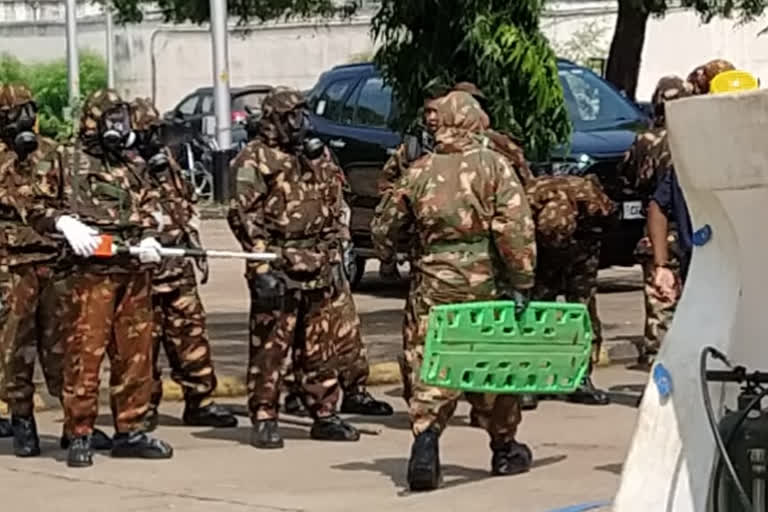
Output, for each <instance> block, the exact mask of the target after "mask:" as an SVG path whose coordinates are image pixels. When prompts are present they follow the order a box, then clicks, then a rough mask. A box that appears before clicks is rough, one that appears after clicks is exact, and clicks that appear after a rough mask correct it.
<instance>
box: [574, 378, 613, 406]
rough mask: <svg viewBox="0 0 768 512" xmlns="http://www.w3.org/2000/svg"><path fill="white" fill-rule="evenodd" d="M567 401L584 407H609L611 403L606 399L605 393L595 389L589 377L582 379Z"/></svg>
mask: <svg viewBox="0 0 768 512" xmlns="http://www.w3.org/2000/svg"><path fill="white" fill-rule="evenodd" d="M568 401H569V402H573V403H577V404H584V405H609V404H610V403H611V399H610V398H608V395H607V394H606V393H605V391H602V390H600V389H597V388H596V387H595V385H594V384H593V383H592V377H590V376H587V377H584V380H583V381H582V382H581V386H579V388H578V389H577V390H576V391H575V392H573V393H572V394H570V395H568Z"/></svg>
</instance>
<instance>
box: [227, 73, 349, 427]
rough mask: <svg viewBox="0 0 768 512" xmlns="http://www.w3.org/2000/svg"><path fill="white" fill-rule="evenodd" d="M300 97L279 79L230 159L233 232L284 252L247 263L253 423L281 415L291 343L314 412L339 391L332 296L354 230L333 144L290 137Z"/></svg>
mask: <svg viewBox="0 0 768 512" xmlns="http://www.w3.org/2000/svg"><path fill="white" fill-rule="evenodd" d="M303 106H304V100H303V98H302V97H301V95H300V93H298V92H294V91H290V90H286V89H283V88H280V89H277V90H276V91H275V92H273V93H272V94H270V95H269V96H268V97H267V98H265V100H264V103H263V106H262V112H263V116H262V119H261V122H260V131H259V135H258V138H257V139H255V140H253V141H251V142H250V143H249V144H248V146H246V148H245V149H243V151H241V153H240V154H239V155H238V156H237V157H236V158H235V160H234V161H233V162H232V167H233V169H235V170H236V172H237V179H238V195H237V197H236V198H235V199H233V200H232V203H231V208H230V211H229V215H228V220H229V224H230V227H231V229H232V232H233V233H234V235H235V237H236V238H237V240H238V241H239V242H240V244H241V245H242V247H243V249H244V250H246V251H252V252H262V251H269V252H275V253H277V254H278V255H279V256H280V259H279V261H278V262H277V263H272V264H267V263H253V262H252V263H249V264H248V265H247V267H246V278H247V279H248V281H249V287H250V289H251V318H250V355H249V363H248V406H249V409H250V413H251V418H252V420H253V422H254V426H256V425H257V423H258V422H262V421H269V420H275V419H276V418H277V416H278V400H279V395H280V388H281V382H282V379H283V376H284V375H283V372H284V370H285V368H284V365H285V362H286V361H287V360H286V358H287V356H288V353H289V350H291V349H292V350H294V351H295V356H294V359H295V361H296V362H297V369H298V370H299V375H300V381H301V384H302V386H303V388H304V390H305V393H306V395H305V396H306V401H307V406H308V408H309V410H310V413H311V414H312V416H313V417H315V418H316V419H317V418H328V417H332V416H334V415H335V407H336V402H337V401H338V397H339V384H338V375H337V371H336V367H337V360H336V357H335V354H334V352H335V348H336V343H334V342H333V335H332V332H331V327H332V326H333V325H334V324H335V323H336V322H337V319H336V318H335V315H334V310H333V305H334V303H336V302H337V301H339V300H340V299H339V298H340V295H342V294H343V286H339V285H338V283H340V281H341V280H343V277H342V276H343V270H342V269H341V264H342V259H341V258H342V255H341V242H342V237H344V236H348V231H347V230H346V229H345V227H344V224H343V220H342V203H343V194H342V187H343V182H344V176H343V173H342V172H341V170H340V169H339V168H338V167H337V166H336V165H335V164H334V163H333V161H332V159H331V158H330V156H329V155H328V153H326V154H325V155H324V156H321V157H319V158H317V159H315V160H309V158H308V157H307V156H306V155H304V154H301V152H300V150H298V149H297V148H296V147H295V143H296V141H292V140H290V138H289V133H290V131H291V127H290V126H288V123H287V122H285V123H283V119H284V118H285V117H287V116H289V115H292V114H294V113H297V112H299V111H300V110H301V109H302V108H303ZM276 119H280V121H277V120H276ZM265 280H269V283H268V284H265ZM273 292H274V293H275V295H274V296H269V297H268V295H267V294H269V293H273Z"/></svg>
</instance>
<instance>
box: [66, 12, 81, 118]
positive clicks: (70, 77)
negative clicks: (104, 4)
mask: <svg viewBox="0 0 768 512" xmlns="http://www.w3.org/2000/svg"><path fill="white" fill-rule="evenodd" d="M66 17H67V90H68V92H69V104H70V107H73V106H74V105H75V103H77V101H78V100H79V99H80V62H79V59H78V55H77V2H76V0H67V3H66Z"/></svg>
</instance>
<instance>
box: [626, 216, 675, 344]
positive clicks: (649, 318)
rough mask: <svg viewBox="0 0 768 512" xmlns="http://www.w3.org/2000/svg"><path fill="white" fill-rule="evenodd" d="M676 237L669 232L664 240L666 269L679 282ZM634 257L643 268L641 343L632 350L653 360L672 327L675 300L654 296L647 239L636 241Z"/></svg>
mask: <svg viewBox="0 0 768 512" xmlns="http://www.w3.org/2000/svg"><path fill="white" fill-rule="evenodd" d="M677 237H678V235H677V232H676V231H675V230H673V229H670V232H669V235H668V237H667V242H668V244H669V247H668V251H669V264H670V265H669V266H670V268H671V269H672V271H673V272H674V273H675V277H677V278H678V279H679V280H681V281H682V275H681V272H680V257H679V254H680V249H679V244H678V238H677ZM635 256H636V257H637V260H638V261H639V262H640V264H641V266H642V268H643V295H644V298H645V333H644V336H643V340H642V342H640V343H638V344H637V345H636V347H637V351H638V353H639V354H640V356H641V358H644V357H646V358H647V357H654V356H656V354H658V353H659V349H660V348H661V343H662V342H663V341H664V337H665V336H666V335H667V331H668V330H669V328H670V326H671V325H672V319H673V318H674V316H675V310H677V302H678V301H677V300H675V301H672V302H667V301H663V300H659V299H657V298H656V297H654V288H655V287H654V286H653V271H654V263H653V248H652V247H651V242H650V240H649V239H648V237H644V238H642V239H641V240H640V242H638V244H637V248H636V249H635Z"/></svg>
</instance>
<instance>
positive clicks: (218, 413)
mask: <svg viewBox="0 0 768 512" xmlns="http://www.w3.org/2000/svg"><path fill="white" fill-rule="evenodd" d="M182 419H183V420H184V424H185V425H189V426H191V427H213V428H234V427H236V426H237V418H235V415H234V414H232V411H230V410H229V409H227V408H226V407H222V406H221V405H217V404H214V403H211V404H208V405H206V406H204V407H200V406H198V405H195V404H194V403H193V402H187V405H186V407H184V415H183V416H182Z"/></svg>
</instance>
